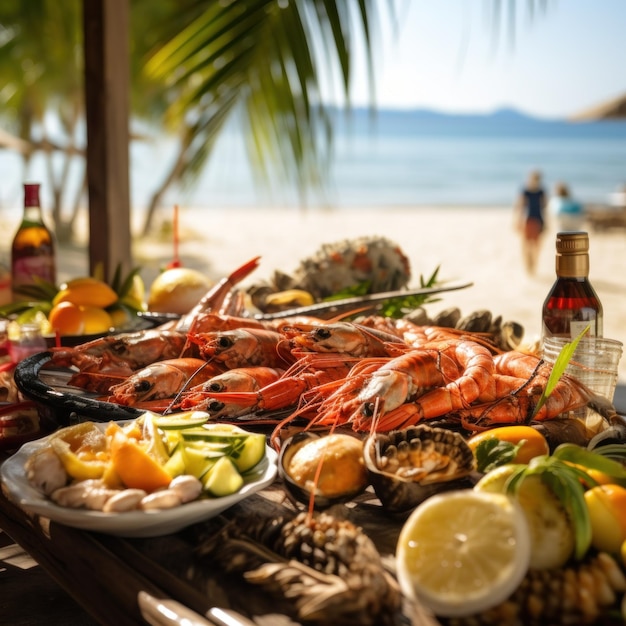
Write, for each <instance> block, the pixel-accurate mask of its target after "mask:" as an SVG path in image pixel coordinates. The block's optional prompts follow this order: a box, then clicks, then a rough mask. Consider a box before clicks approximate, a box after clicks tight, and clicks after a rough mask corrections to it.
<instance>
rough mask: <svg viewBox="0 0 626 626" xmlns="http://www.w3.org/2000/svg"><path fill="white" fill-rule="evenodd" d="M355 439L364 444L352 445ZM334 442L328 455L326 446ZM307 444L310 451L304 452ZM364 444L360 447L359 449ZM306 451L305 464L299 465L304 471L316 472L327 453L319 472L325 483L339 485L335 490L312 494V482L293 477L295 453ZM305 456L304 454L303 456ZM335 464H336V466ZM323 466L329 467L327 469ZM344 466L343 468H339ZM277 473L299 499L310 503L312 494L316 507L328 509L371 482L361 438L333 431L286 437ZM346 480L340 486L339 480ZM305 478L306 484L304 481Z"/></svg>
mask: <svg viewBox="0 0 626 626" xmlns="http://www.w3.org/2000/svg"><path fill="white" fill-rule="evenodd" d="M346 438H349V439H350V440H354V441H355V442H359V443H360V444H361V446H352V442H351V441H349V440H348V439H346ZM345 442H347V443H349V444H350V446H351V447H350V450H349V454H344V453H345V452H346V446H345ZM342 444H343V445H342ZM327 445H328V446H332V449H331V450H330V454H331V456H330V457H329V458H326V457H327V452H328V449H327V448H326V446H327ZM305 446H309V447H308V453H303V452H301V451H302V450H303V448H304V447H305ZM359 447H361V450H359ZM298 453H300V455H305V456H306V457H307V458H306V459H305V460H304V465H303V466H302V467H301V468H300V469H301V470H302V472H303V474H306V475H308V476H315V475H316V471H317V468H318V464H319V461H320V460H321V458H322V456H321V455H322V454H323V455H324V459H325V460H324V465H322V470H321V472H320V477H319V481H320V482H324V483H325V484H326V485H329V486H332V487H336V488H333V490H332V491H330V490H329V491H327V492H324V491H323V490H320V489H319V488H318V490H317V491H316V492H315V494H314V495H313V493H312V489H311V486H309V484H308V483H309V482H311V481H310V480H309V479H308V478H307V479H306V480H304V481H303V480H302V478H301V479H300V480H296V478H295V477H294V475H293V474H294V471H295V470H294V468H293V467H292V463H293V462H294V457H295V455H296V454H298ZM301 460H302V456H301ZM297 461H298V459H296V462H297ZM332 464H336V465H335V466H333V465H332ZM324 467H326V468H327V469H328V468H329V467H330V469H328V471H327V472H326V473H324ZM339 467H341V471H337V470H338V469H339ZM278 474H279V476H280V477H281V478H282V480H283V484H284V485H285V489H286V490H287V492H288V493H289V494H290V495H291V496H292V497H293V498H295V500H297V501H298V502H301V503H303V504H306V505H309V504H310V502H311V497H313V504H314V507H315V508H316V509H325V508H328V507H330V506H332V505H334V504H340V503H343V502H348V501H350V500H352V499H353V498H354V497H356V496H357V495H359V494H360V493H362V492H363V491H364V490H365V488H366V487H367V486H368V484H369V483H368V480H367V471H366V469H365V463H364V460H363V452H362V440H361V439H360V438H359V437H358V436H356V435H350V434H343V433H342V434H340V433H332V434H325V435H319V434H316V433H311V432H300V433H297V434H296V435H294V436H293V437H290V438H289V439H287V440H286V441H285V442H284V443H283V445H282V447H281V450H280V454H279V457H278ZM339 481H344V482H345V484H344V485H341V486H337V485H336V482H339ZM303 482H304V484H302V483H303Z"/></svg>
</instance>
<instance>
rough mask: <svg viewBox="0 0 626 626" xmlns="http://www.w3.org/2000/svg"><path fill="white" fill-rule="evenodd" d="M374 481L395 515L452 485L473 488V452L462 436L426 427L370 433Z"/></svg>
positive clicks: (370, 466)
mask: <svg viewBox="0 0 626 626" xmlns="http://www.w3.org/2000/svg"><path fill="white" fill-rule="evenodd" d="M363 454H364V458H365V466H366V468H367V471H368V475H369V479H370V483H371V484H372V486H373V487H374V491H375V492H376V495H377V496H378V499H379V500H380V501H381V503H382V505H383V507H385V509H386V510H387V511H389V512H392V513H401V512H405V511H409V510H411V509H413V508H415V507H416V506H417V505H418V504H419V503H420V502H422V501H423V500H425V499H426V498H428V497H430V496H432V495H434V494H436V493H438V492H440V491H445V490H449V489H459V488H461V487H469V486H470V484H471V481H470V480H469V478H468V477H469V475H470V474H471V473H472V472H473V471H474V470H475V467H476V461H475V458H474V454H473V452H472V450H471V449H470V447H469V446H468V444H467V442H466V441H465V439H464V438H463V436H462V435H461V434H459V433H457V432H453V431H451V430H447V429H444V428H434V427H431V426H427V425H425V424H424V425H419V426H412V427H410V428H406V429H403V430H394V431H391V432H388V433H378V434H375V435H371V436H370V437H368V439H367V440H366V442H365V448H364V451H363Z"/></svg>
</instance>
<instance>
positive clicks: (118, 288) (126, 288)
mask: <svg viewBox="0 0 626 626" xmlns="http://www.w3.org/2000/svg"><path fill="white" fill-rule="evenodd" d="M140 271H141V267H134V268H133V269H132V270H131V271H130V272H129V273H128V274H127V275H126V276H124V275H123V274H122V264H121V263H118V264H117V266H116V267H115V272H113V277H112V278H111V282H110V283H109V285H110V287H111V289H113V291H115V293H116V294H117V297H118V298H119V299H120V300H121V299H122V298H124V297H125V296H127V295H128V294H129V292H130V290H131V288H132V286H133V280H134V278H135V276H136V275H137V274H139V272H140ZM93 277H94V278H97V279H99V280H104V266H103V265H102V263H98V264H97V265H96V267H95V268H94V272H93Z"/></svg>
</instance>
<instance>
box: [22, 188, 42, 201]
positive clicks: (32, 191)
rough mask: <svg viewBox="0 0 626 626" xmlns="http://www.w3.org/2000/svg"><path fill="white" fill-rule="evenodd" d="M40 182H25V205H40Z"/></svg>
mask: <svg viewBox="0 0 626 626" xmlns="http://www.w3.org/2000/svg"><path fill="white" fill-rule="evenodd" d="M40 186H41V185H39V183H24V206H39V187H40Z"/></svg>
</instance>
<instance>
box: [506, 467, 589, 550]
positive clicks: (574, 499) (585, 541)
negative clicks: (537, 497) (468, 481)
mask: <svg viewBox="0 0 626 626" xmlns="http://www.w3.org/2000/svg"><path fill="white" fill-rule="evenodd" d="M532 475H537V476H539V477H540V478H541V480H542V481H543V482H544V483H545V484H546V486H547V487H549V488H550V489H551V490H552V493H554V495H555V496H556V497H557V498H558V500H559V501H560V502H561V504H562V505H563V507H564V509H565V511H566V512H567V514H568V516H569V519H570V520H571V522H572V526H573V528H574V541H575V551H574V554H575V557H576V559H578V560H581V559H583V558H584V556H585V555H586V554H587V551H588V550H589V547H590V546H591V521H590V519H589V511H588V510H587V504H586V503H585V497H584V493H585V490H584V487H583V482H585V483H587V484H597V483H596V481H595V480H594V479H593V478H592V477H591V476H589V474H587V472H585V471H584V470H583V469H581V468H579V467H574V466H573V465H571V464H570V463H566V462H565V461H564V460H563V459H561V458H558V457H555V456H554V455H552V456H550V455H541V456H537V457H535V458H534V459H532V460H531V461H530V463H528V465H519V466H518V467H516V469H515V471H514V472H512V474H511V476H509V478H508V479H507V481H506V486H505V488H506V492H507V493H509V494H510V495H515V494H516V493H517V492H518V490H519V488H520V486H521V485H522V483H523V482H524V479H525V478H526V477H528V476H532Z"/></svg>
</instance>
